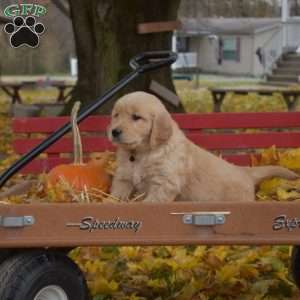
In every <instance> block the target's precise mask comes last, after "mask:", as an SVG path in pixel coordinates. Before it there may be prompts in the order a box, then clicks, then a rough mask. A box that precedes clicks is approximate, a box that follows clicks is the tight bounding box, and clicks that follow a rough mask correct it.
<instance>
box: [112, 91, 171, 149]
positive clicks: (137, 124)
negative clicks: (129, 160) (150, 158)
mask: <svg viewBox="0 0 300 300" xmlns="http://www.w3.org/2000/svg"><path fill="white" fill-rule="evenodd" d="M172 122H173V121H172V118H171V116H170V114H169V113H168V111H167V110H166V109H165V107H164V105H163V104H162V103H161V102H160V101H159V100H158V99H157V98H156V97H155V96H153V95H151V94H148V93H144V92H135V93H131V94H128V95H125V96H124V97H122V98H120V99H119V100H118V101H117V102H116V104H115V106H114V108H113V111H112V115H111V123H110V125H109V127H108V137H109V139H110V140H111V141H112V143H114V144H115V145H117V146H119V147H123V148H124V149H127V150H139V149H141V150H145V149H154V148H156V147H158V146H159V145H161V144H164V143H166V142H167V141H168V139H169V138H170V137H171V135H172V131H173V129H172V128H173V127H172Z"/></svg>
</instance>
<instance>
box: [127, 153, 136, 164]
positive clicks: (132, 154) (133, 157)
mask: <svg viewBox="0 0 300 300" xmlns="http://www.w3.org/2000/svg"><path fill="white" fill-rule="evenodd" d="M135 155H136V153H135V151H131V152H130V153H129V160H130V161H131V162H134V161H135Z"/></svg>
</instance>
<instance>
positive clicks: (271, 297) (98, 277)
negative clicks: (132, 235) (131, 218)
mask: <svg viewBox="0 0 300 300" xmlns="http://www.w3.org/2000/svg"><path fill="white" fill-rule="evenodd" d="M180 85H181V87H180V88H179V94H180V95H181V97H182V98H183V100H184V104H185V107H186V108H187V109H188V110H189V111H201V112H204V111H210V110H211V107H212V102H211V95H210V94H209V92H208V91H207V90H206V89H203V88H201V89H199V90H193V89H190V87H186V86H182V84H181V83H180ZM33 94H34V93H33ZM30 95H31V94H29V96H28V97H29V98H30V97H31V96H30ZM32 98H34V97H33V96H32V97H31V98H30V101H28V102H32ZM5 103H6V105H7V102H3V103H2V104H3V105H2V106H1V107H2V109H3V111H0V113H1V117H0V155H1V162H0V169H1V170H3V169H4V168H6V167H7V166H8V165H10V163H11V162H12V161H14V160H15V159H16V155H15V154H14V153H13V149H12V147H11V136H12V134H11V128H10V122H11V120H10V118H8V117H7V115H6V111H5V109H6V108H5V105H4V104H5ZM285 109H286V108H285V105H284V102H283V100H282V99H281V97H280V96H275V97H260V96H257V95H250V96H233V95H229V96H228V97H227V98H226V99H225V102H224V107H223V110H224V111H280V110H285ZM107 157H108V160H109V162H110V163H112V164H113V156H107ZM253 163H254V164H255V165H263V164H279V165H282V166H286V167H289V168H291V169H294V170H295V171H299V170H300V149H294V150H289V151H286V152H284V153H283V152H279V151H278V150H277V149H276V148H274V147H272V148H270V149H267V150H265V151H264V152H263V154H262V157H261V159H260V160H259V161H257V160H253ZM110 166H111V165H110ZM21 179H22V177H21V176H17V177H15V178H14V179H13V180H12V181H11V182H10V185H12V184H15V183H17V182H19V181H20V180H21ZM40 181H41V182H43V177H41V178H40ZM299 186H300V185H299V182H297V183H296V184H295V183H291V182H288V181H285V180H279V179H273V180H268V181H265V182H263V183H262V184H261V185H260V188H259V190H258V193H257V200H258V201H270V200H271V201H272V200H273V201H274V200H275V201H299V199H300V189H299ZM38 187H39V188H34V189H33V190H31V191H30V193H31V196H35V197H36V199H37V198H39V197H40V198H41V199H43V201H44V200H45V199H46V200H47V201H49V200H50V201H55V199H57V198H60V199H65V201H69V199H70V198H69V197H68V196H65V197H66V198H63V197H64V196H62V194H60V195H57V193H62V191H61V190H55V189H53V190H50V191H49V190H48V191H47V192H45V190H44V188H43V185H42V184H41V185H38ZM38 189H39V190H38ZM63 192H64V193H65V192H66V191H63ZM67 192H68V191H67ZM45 193H46V194H45ZM47 193H50V194H47ZM51 193H52V194H51ZM26 198H28V197H26V196H25V197H24V196H23V197H22V196H19V197H12V198H10V199H5V200H9V201H11V202H14V203H20V202H24V201H25V202H26ZM1 200H3V199H1ZM78 201H80V199H79V200H78ZM97 202H98V201H97ZM290 250H291V249H290V247H288V246H277V247H268V246H265V247H248V246H226V247H225V246H218V247H207V246H198V247H195V246H180V247H168V246H163V247H102V248H96V247H85V248H76V249H74V250H73V251H72V252H71V253H70V256H71V257H72V258H73V259H74V260H75V261H76V262H77V263H78V264H79V266H80V267H81V268H82V270H83V271H84V272H85V274H86V277H87V280H88V284H89V287H90V291H91V293H92V295H93V297H94V300H109V299H111V300H116V299H119V300H121V299H122V300H150V299H151V300H167V299H177V300H190V299H191V300H230V299H238V300H244V299H245V300H260V299H265V300H285V299H296V297H297V295H298V293H297V291H296V288H295V286H294V284H293V283H292V281H291V278H290V275H289V272H288V269H289V255H290Z"/></svg>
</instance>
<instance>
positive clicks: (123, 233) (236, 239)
mask: <svg viewBox="0 0 300 300" xmlns="http://www.w3.org/2000/svg"><path fill="white" fill-rule="evenodd" d="M173 117H174V119H175V120H176V121H177V122H178V123H179V125H180V127H181V128H182V129H183V130H184V131H185V132H186V134H187V135H188V137H190V138H191V139H192V140H193V141H194V142H195V143H197V144H199V145H201V146H202V147H204V148H207V149H209V150H212V151H215V152H216V153H217V154H218V155H222V156H223V157H224V158H225V159H227V160H229V161H231V162H233V163H236V164H239V165H249V164H250V163H251V155H254V156H259V154H258V153H257V152H256V150H257V149H262V148H265V147H270V146H272V145H276V146H277V147H278V148H293V147H299V146H300V129H299V127H300V113H299V112H289V113H286V112H282V113H218V114H214V113H212V114H187V115H174V116H173ZM67 120H68V118H31V119H15V120H14V123H13V128H14V133H15V141H14V147H15V149H16V151H17V152H18V153H20V154H23V153H25V152H27V151H28V150H29V149H31V148H32V147H33V146H34V145H36V144H37V143H39V142H40V141H41V137H39V136H38V137H37V135H40V134H43V135H47V134H49V133H51V132H53V131H54V130H56V129H57V128H58V127H60V126H61V125H63V124H64V123H65V122H66V121H67ZM108 122H109V117H107V116H104V117H99V116H94V117H89V118H88V119H87V120H85V121H84V122H82V124H81V125H80V127H81V130H82V132H83V145H84V150H85V152H86V153H89V152H99V151H105V150H114V148H113V146H112V145H111V144H110V143H109V141H108V140H107V138H106V137H105V130H106V127H107V125H108ZM246 128H248V129H246ZM249 128H252V131H249ZM253 129H255V130H253ZM71 151H72V142H71V138H70V137H64V138H62V139H61V140H59V141H58V142H56V143H55V144H54V145H53V146H51V147H50V148H49V149H47V150H46V154H47V157H40V158H38V159H36V160H35V161H33V162H32V163H31V164H29V165H28V166H26V167H25V168H24V169H23V170H22V171H23V172H25V173H28V172H30V173H40V172H43V171H47V170H49V169H50V168H52V167H53V166H55V165H57V164H60V163H64V162H68V161H70V158H66V157H62V153H63V155H64V156H65V155H67V154H68V153H70V152H71ZM199 200H201V199H199ZM0 215H1V216H2V219H1V223H2V227H1V228H0V237H1V238H0V247H2V248H7V247H8V248H14V247H56V248H57V247H75V246H79V245H81V246H87V245H129V244H130V245H154V244H155V245H156V244H173V245H175V244H255V245H258V244H291V245H297V244H299V243H300V235H299V230H300V228H299V227H300V204H299V203H284V204H282V203H274V202H268V203H260V202H253V203H224V202H222V199H220V202H219V203H201V201H199V203H187V202H183V203H171V204H143V203H138V204H31V205H2V206H0ZM26 217H29V219H28V220H29V222H28V223H26V222H27V221H28V220H27V219H26ZM26 220H27V221H26ZM134 224H135V225H134ZM137 224H139V225H137ZM91 226H94V227H91ZM122 226H125V227H124V228H123V227H122ZM126 226H127V227H128V228H127V227H126ZM134 226H137V228H135V227H134Z"/></svg>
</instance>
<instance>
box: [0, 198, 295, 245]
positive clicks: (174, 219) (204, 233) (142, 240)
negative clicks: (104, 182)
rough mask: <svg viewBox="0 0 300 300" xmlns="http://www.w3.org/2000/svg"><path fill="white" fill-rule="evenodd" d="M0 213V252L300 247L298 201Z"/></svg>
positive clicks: (54, 207) (50, 207) (22, 208)
mask: <svg viewBox="0 0 300 300" xmlns="http://www.w3.org/2000/svg"><path fill="white" fill-rule="evenodd" d="M0 215H1V226H0V248H18V247H22V248H24V247H28V248H29V247H73V246H96V245H97V246H100V245H161V244H164V245H180V244H197V245H201V244H203V245H218V244H222V245H226V244H236V245H238V244H240V245H251V244H252V245H263V244H267V245H274V244H277V245H279V244H288V245H297V244H300V234H299V233H300V203H286V204H282V203H271V202H269V203H257V202H256V203H255V202H253V203H224V202H223V203H221V202H219V203H183V202H181V203H171V204H145V203H138V204H137V203H136V204H32V205H0ZM16 217H17V219H15V218H16ZM23 217H26V218H25V219H24V218H23ZM28 217H29V219H28ZM24 220H25V221H24ZM26 220H27V221H26ZM32 220H34V224H32V225H30V223H31V221H32ZM26 222H27V224H26ZM191 222H196V223H199V224H202V225H193V224H188V223H191ZM214 222H215V223H217V225H212V224H213V223H214ZM24 223H25V226H22V224H24ZM223 223H224V224H223ZM204 224H206V225H204ZM208 224H211V225H208ZM14 225H15V226H20V227H15V228H12V227H13V226H14ZM3 226H8V227H3Z"/></svg>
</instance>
